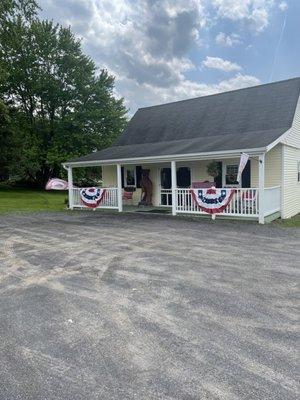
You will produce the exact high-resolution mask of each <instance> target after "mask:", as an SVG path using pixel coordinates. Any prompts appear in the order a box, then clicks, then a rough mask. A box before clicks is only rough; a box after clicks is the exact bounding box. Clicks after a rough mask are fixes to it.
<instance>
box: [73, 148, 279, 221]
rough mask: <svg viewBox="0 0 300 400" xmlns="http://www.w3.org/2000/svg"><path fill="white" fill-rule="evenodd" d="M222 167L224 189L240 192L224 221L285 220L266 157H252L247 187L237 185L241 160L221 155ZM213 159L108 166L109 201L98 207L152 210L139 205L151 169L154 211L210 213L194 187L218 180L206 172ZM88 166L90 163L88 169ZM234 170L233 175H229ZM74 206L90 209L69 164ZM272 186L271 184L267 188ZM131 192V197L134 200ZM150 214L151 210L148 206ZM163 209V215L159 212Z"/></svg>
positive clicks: (220, 182) (223, 214) (105, 171)
mask: <svg viewBox="0 0 300 400" xmlns="http://www.w3.org/2000/svg"><path fill="white" fill-rule="evenodd" d="M218 160H219V161H218V162H219V163H220V165H221V166H222V168H221V173H220V176H219V177H217V178H216V179H215V185H216V187H219V188H224V189H229V188H231V189H234V190H235V192H234V194H233V197H232V199H231V201H230V203H229V204H228V206H227V207H226V208H225V209H224V210H223V211H222V212H221V213H220V214H217V215H216V216H217V218H218V217H226V218H227V217H228V218H244V219H253V220H258V221H259V222H260V223H264V222H265V220H266V218H268V219H270V218H273V216H274V217H278V216H280V210H281V187H280V185H279V184H278V185H270V183H274V182H273V181H272V180H270V179H269V177H268V174H267V182H266V173H265V155H264V154H261V155H255V156H253V157H252V159H251V163H249V165H248V167H247V172H246V173H245V174H244V176H243V179H242V182H241V184H238V183H237V182H235V180H234V177H233V175H232V174H233V172H232V171H235V170H236V167H237V165H238V162H239V158H237V157H235V158H229V157H226V158H225V157H224V158H222V157H219V159H218ZM209 161H210V160H209V159H208V160H192V161H190V160H187V161H176V160H172V161H171V162H168V163H167V162H162V163H157V162H156V163H155V162H151V163H150V162H149V161H147V164H144V163H139V164H137V163H135V164H133V163H128V164H125V163H124V164H116V165H112V164H110V165H103V166H102V179H103V188H104V189H105V194H104V197H103V199H102V201H101V203H100V204H99V206H98V207H97V208H96V209H99V210H101V209H112V210H117V211H119V212H122V211H126V210H128V206H129V207H130V209H131V211H138V212H139V211H140V210H141V211H142V210H143V211H147V210H146V209H145V208H144V209H143V208H142V207H138V202H139V201H140V199H141V189H140V186H139V173H140V171H141V170H142V169H149V170H150V178H151V181H152V184H153V202H152V204H153V207H152V208H153V209H154V212H163V210H164V209H165V210H166V211H167V210H169V212H170V213H172V215H177V214H178V215H184V214H187V215H188V214H192V215H207V216H208V215H209V214H207V213H206V212H205V211H203V210H202V209H201V208H200V207H199V206H198V205H197V203H196V202H195V201H194V199H193V197H192V193H191V188H192V187H194V185H195V183H197V182H198V183H199V182H209V181H211V180H212V178H211V177H210V176H208V175H207V173H206V167H207V163H208V162H209ZM83 166H85V165H83ZM229 172H230V174H231V175H229ZM68 180H69V184H70V188H69V207H70V209H76V208H77V209H84V208H87V207H86V206H85V205H84V204H83V203H82V201H81V199H80V189H81V188H74V187H73V176H72V166H68ZM267 185H268V186H267ZM126 193H127V194H128V193H131V195H130V196H128V195H126ZM148 210H150V209H149V208H148ZM155 210H161V211H155Z"/></svg>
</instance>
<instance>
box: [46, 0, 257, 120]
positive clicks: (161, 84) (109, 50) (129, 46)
mask: <svg viewBox="0 0 300 400" xmlns="http://www.w3.org/2000/svg"><path fill="white" fill-rule="evenodd" d="M211 1H214V10H216V9H217V10H218V12H219V7H220V5H221V2H220V0H211ZM216 1H217V2H216ZM232 1H234V0H232ZM240 1H241V2H245V1H244V0H239V1H237V0H235V3H236V4H239V2H240ZM247 1H251V2H253V0H247ZM261 1H263V0H256V2H261ZM222 2H223V3H224V4H225V3H228V0H222ZM207 4H208V3H207V0H151V1H150V0H136V1H132V0H43V2H42V7H43V8H44V11H43V12H42V15H43V16H45V17H47V18H53V19H54V21H55V22H60V23H61V24H63V25H66V26H67V25H70V26H71V28H72V30H73V32H74V33H75V34H76V35H77V36H78V37H80V38H81V39H82V43H83V47H84V51H85V53H87V54H89V55H90V56H91V57H92V58H93V60H95V62H96V64H97V66H98V67H99V68H103V67H105V68H107V69H108V71H109V72H110V73H111V74H113V75H115V76H116V93H117V94H118V95H120V96H123V97H124V98H125V100H126V105H127V107H130V109H131V113H132V112H133V111H135V109H136V108H138V107H141V106H147V105H153V104H159V103H161V102H170V101H176V100H180V99H185V98H189V97H196V96H201V95H205V94H211V93H215V92H219V91H222V90H231V89H236V88H239V87H245V86H251V85H254V84H258V83H259V81H258V79H257V78H255V77H253V76H249V75H242V74H237V75H236V76H234V77H233V78H230V79H227V80H223V81H221V82H218V83H216V84H210V85H208V84H205V83H203V82H201V81H199V80H197V81H195V80H192V79H191V78H190V75H189V71H190V70H193V69H194V70H195V71H196V72H195V75H197V71H198V70H197V68H196V67H195V65H194V64H193V62H192V60H191V58H190V54H191V52H195V49H197V47H199V44H201V43H203V40H204V38H205V35H202V33H203V29H204V28H205V27H206V26H208V25H209V24H210V22H211V21H212V19H214V15H215V13H214V14H213V15H212V14H210V13H211V10H212V9H211V7H208V5H207ZM220 10H221V9H220ZM223 12H225V11H224V10H223ZM243 12H244V11H243V10H242V9H241V10H240V11H239V15H240V17H239V18H240V19H243V18H245V17H244V14H243ZM220 13H221V11H220ZM219 17H220V16H219ZM219 17H218V18H219ZM220 18H222V17H220ZM221 33H222V32H221ZM224 35H225V34H224ZM221 39H222V40H223V41H224V45H226V46H231V45H234V44H237V41H238V40H240V38H239V37H238V35H236V34H232V35H225V36H224V37H223V38H221V37H219V40H220V41H221ZM220 44H221V43H220ZM194 54H196V53H194ZM205 61H206V63H207V65H206V67H209V68H217V69H219V70H222V71H228V72H229V71H232V72H235V71H240V70H241V67H240V66H239V65H238V64H235V63H232V62H230V61H226V60H223V59H221V58H217V57H207V59H206V60H205ZM198 72H199V71H198Z"/></svg>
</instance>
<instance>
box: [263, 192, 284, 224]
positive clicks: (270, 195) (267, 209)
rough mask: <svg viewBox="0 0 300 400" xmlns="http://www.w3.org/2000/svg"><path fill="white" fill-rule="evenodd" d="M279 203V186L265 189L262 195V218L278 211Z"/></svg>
mask: <svg viewBox="0 0 300 400" xmlns="http://www.w3.org/2000/svg"><path fill="white" fill-rule="evenodd" d="M280 203H281V190H280V186H273V187H269V188H266V189H265V193H264V216H265V217H266V216H268V215H271V214H274V213H276V212H278V211H280V205H281V204H280Z"/></svg>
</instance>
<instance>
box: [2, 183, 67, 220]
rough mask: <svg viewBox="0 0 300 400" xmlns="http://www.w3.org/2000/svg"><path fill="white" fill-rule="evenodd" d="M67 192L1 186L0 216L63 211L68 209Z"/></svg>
mask: <svg viewBox="0 0 300 400" xmlns="http://www.w3.org/2000/svg"><path fill="white" fill-rule="evenodd" d="M67 197H68V193H67V192H66V191H61V192H60V191H46V190H37V189H22V188H8V187H1V186H0V214H1V213H6V212H28V211H41V210H42V211H61V210H65V209H66V208H67V205H66V204H65V200H66V199H67Z"/></svg>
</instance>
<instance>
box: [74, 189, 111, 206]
mask: <svg viewBox="0 0 300 400" xmlns="http://www.w3.org/2000/svg"><path fill="white" fill-rule="evenodd" d="M105 192H106V190H105V189H101V188H95V187H90V188H85V189H81V190H80V200H81V202H82V203H83V204H84V205H85V206H87V207H90V208H96V207H98V206H99V204H100V203H101V201H102V200H103V197H104V195H105Z"/></svg>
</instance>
